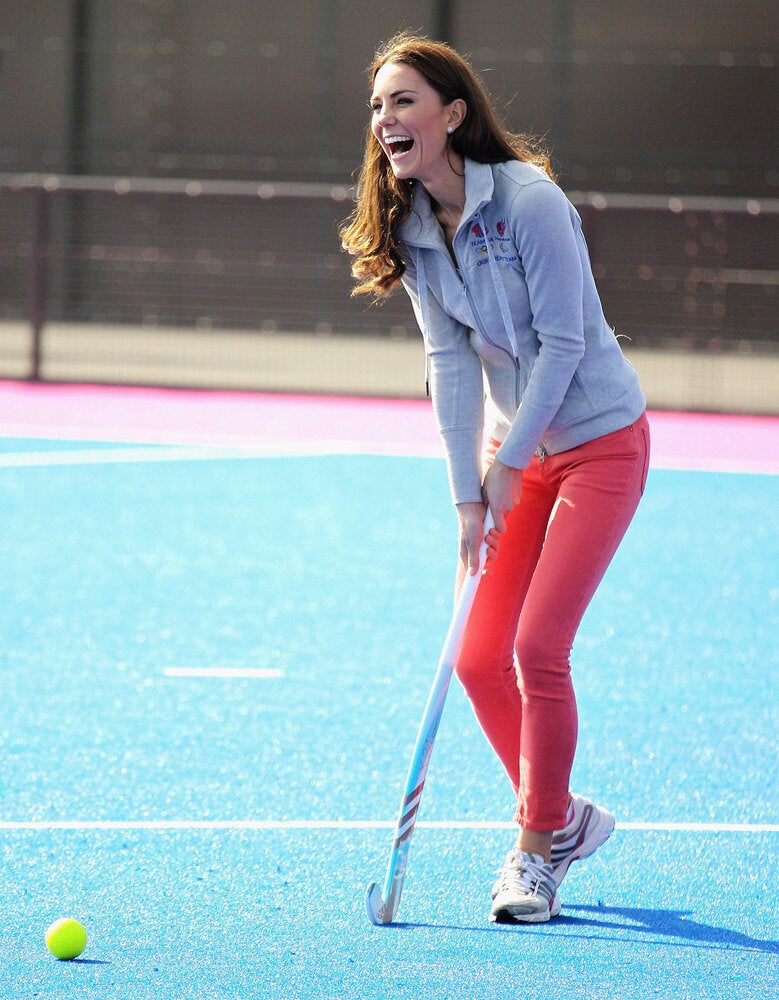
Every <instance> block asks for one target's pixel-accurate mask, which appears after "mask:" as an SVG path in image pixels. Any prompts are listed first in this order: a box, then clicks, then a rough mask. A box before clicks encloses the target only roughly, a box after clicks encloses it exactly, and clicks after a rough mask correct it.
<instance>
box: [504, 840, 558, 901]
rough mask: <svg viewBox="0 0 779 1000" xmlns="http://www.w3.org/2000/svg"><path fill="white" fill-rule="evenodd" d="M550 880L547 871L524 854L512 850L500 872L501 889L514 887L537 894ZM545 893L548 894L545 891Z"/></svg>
mask: <svg viewBox="0 0 779 1000" xmlns="http://www.w3.org/2000/svg"><path fill="white" fill-rule="evenodd" d="M548 881H549V879H548V877H547V875H546V872H544V871H543V869H541V868H540V867H539V866H538V865H536V864H534V863H533V862H532V861H527V860H525V858H524V856H520V857H517V855H516V854H514V852H513V851H512V852H511V853H510V854H509V855H508V857H507V858H506V864H505V865H504V866H503V868H502V870H501V872H500V890H501V891H503V890H506V889H514V890H519V891H521V892H527V893H529V894H530V895H531V896H537V895H538V890H539V889H540V888H541V887H542V886H544V885H545V884H546V883H547V882H548ZM544 895H546V894H545V893H544Z"/></svg>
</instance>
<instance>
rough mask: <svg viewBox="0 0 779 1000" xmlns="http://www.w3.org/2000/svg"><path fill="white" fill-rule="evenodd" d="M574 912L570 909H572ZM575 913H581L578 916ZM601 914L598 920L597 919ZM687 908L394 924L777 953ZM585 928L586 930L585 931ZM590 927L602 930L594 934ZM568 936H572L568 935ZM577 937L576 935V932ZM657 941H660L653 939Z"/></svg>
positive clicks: (588, 909) (598, 909)
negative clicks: (629, 936)
mask: <svg viewBox="0 0 779 1000" xmlns="http://www.w3.org/2000/svg"><path fill="white" fill-rule="evenodd" d="M572 911H573V912H572ZM578 914H582V916H579V915H578ZM597 917H600V918H601V919H597ZM689 917H690V911H689V910H688V911H683V910H639V909H631V908H626V907H619V906H581V905H570V906H566V907H565V909H564V911H563V913H562V914H561V915H560V917H558V918H557V919H556V920H555V921H554V923H552V924H514V923H501V924H499V925H496V924H491V925H490V926H489V927H467V928H464V927H451V926H444V925H441V924H438V925H436V924H414V923H397V924H393V925H392V926H393V927H397V928H398V929H401V930H403V929H406V930H412V929H414V928H419V927H426V928H430V929H438V930H470V931H479V932H482V933H489V932H491V931H493V932H494V931H495V930H497V929H500V930H503V931H511V930H516V931H521V932H524V933H527V932H528V931H533V930H547V929H551V928H554V929H556V928H565V929H568V930H576V929H578V928H581V930H582V934H581V936H582V937H587V938H595V937H596V936H597V937H598V938H600V939H602V940H609V939H610V938H611V937H612V935H611V934H609V932H612V931H632V932H633V933H638V934H650V935H653V936H659V937H668V938H676V939H677V940H676V941H673V942H669V943H670V944H673V945H675V946H677V947H689V948H711V949H716V950H719V949H723V950H729V951H733V950H737V949H743V950H746V951H761V952H764V953H766V954H768V955H778V954H779V941H767V940H763V939H761V938H754V937H750V936H749V935H748V934H742V933H741V932H740V931H734V930H730V929H729V928H726V927H712V926H710V925H709V924H702V923H699V922H698V921H696V920H690V919H688V918H689ZM585 928H587V930H586V931H585ZM593 930H599V931H601V932H603V933H601V934H598V935H596V934H594V933H593V932H592V931H593ZM569 936H571V935H569ZM577 936H578V935H577ZM653 943H655V944H659V943H661V942H657V941H655V942H653Z"/></svg>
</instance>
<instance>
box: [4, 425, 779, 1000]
mask: <svg viewBox="0 0 779 1000" xmlns="http://www.w3.org/2000/svg"><path fill="white" fill-rule="evenodd" d="M445 478H446V477H445V472H444V468H443V463H442V462H441V461H440V460H439V459H431V458H401V457H387V456H376V455H327V456H319V457H317V456H311V457H305V456H299V457H276V458H269V457H252V456H251V455H243V456H242V455H241V454H240V453H238V452H230V451H229V450H227V449H224V450H223V453H219V451H218V450H217V449H213V448H212V449H211V450H210V451H209V452H205V451H204V452H202V453H201V454H200V455H198V453H197V449H193V448H189V449H182V448H177V447H170V448H167V447H165V446H164V445H160V446H144V447H143V448H137V447H135V446H133V445H132V443H130V442H128V444H127V445H126V446H125V445H122V444H118V443H116V442H114V443H111V444H103V445H101V444H95V443H94V442H72V441H59V442H54V441H50V440H31V439H21V438H15V439H11V438H9V439H5V440H3V441H2V442H0V516H1V517H2V524H3V531H2V535H1V536H0V554H1V556H2V567H3V572H2V578H1V579H0V630H1V632H2V636H3V645H2V651H1V652H0V678H1V679H2V692H3V705H4V713H3V714H4V721H3V726H2V735H1V736H0V739H1V740H2V770H1V771H0V774H1V775H2V788H1V791H2V814H1V815H0V845H2V859H3V868H2V871H3V879H2V891H1V892H0V914H1V915H2V925H3V930H4V933H3V946H2V956H1V957H0V997H3V998H6V997H7V998H14V1000H15V998H26V997H41V998H46V1000H80V998H83V1000H98V998H111V1000H177V998H182V1000H183V998H222V997H224V998H235V1000H239V998H240V1000H244V998H245V1000H248V998H250V997H263V998H276V997H278V998H287V997H293V998H301V1000H308V998H315V997H316V998H335V997H339V998H340V997H344V998H355V1000H360V998H369V997H370V998H373V997H376V998H379V997H380V998H428V997H439V998H449V1000H459V998H474V1000H475V998H486V1000H490V998H495V1000H498V998H505V997H514V996H522V997H528V998H535V997H544V998H550V1000H556V998H566V1000H571V998H584V1000H596V998H609V1000H612V998H615V997H616V998H632V997H635V998H642V1000H643V998H646V997H652V996H668V995H673V996H674V997H676V998H679V1000H681V998H687V997H689V998H712V1000H715V998H716V1000H721V998H723V997H728V998H737V1000H742V998H743V1000H747V998H758V997H759V998H761V1000H763V998H765V997H768V996H772V995H775V994H776V990H777V985H778V984H779V979H778V977H777V969H778V953H779V943H777V894H776V885H777V877H778V876H779V871H778V870H777V850H776V848H777V843H778V842H779V840H778V837H777V835H778V834H779V817H778V816H777V808H776V805H777V768H776V724H777V704H776V682H777V653H776V648H777V646H776V643H777V623H778V620H779V616H777V608H778V607H779V580H778V579H777V573H776V567H777V565H779V558H777V557H778V556H779V551H778V549H779V543H778V541H777V539H778V537H779V532H777V527H778V525H777V509H778V506H779V505H778V504H777V477H776V476H772V475H752V474H730V473H709V472H688V471H677V470H674V471H671V470H663V469H653V470H652V472H651V474H650V479H649V483H648V487H647V493H646V496H645V499H644V502H643V504H642V506H641V508H640V510H639V513H638V515H637V517H636V520H635V521H634V523H633V525H632V526H631V528H630V530H629V533H628V535H627V537H626V539H625V542H624V543H623V546H622V548H621V549H620V551H619V553H618V555H617V558H616V559H615V561H614V563H613V565H612V566H611V567H610V569H609V572H608V574H607V577H606V579H605V580H604V583H603V585H602V587H601V589H600V591H599V592H598V594H597V596H596V598H595V600H594V602H593V604H592V605H591V607H590V609H589V610H588V612H587V615H586V617H585V620H584V623H583V625H582V629H581V631H580V634H579V637H578V638H577V642H576V645H575V648H574V676H575V682H576V686H577V695H578V699H579V710H580V740H579V751H578V757H577V763H576V769H575V773H574V787H575V788H576V789H577V790H579V791H581V792H582V793H584V794H586V795H589V796H591V797H593V798H595V799H597V800H598V801H601V802H603V803H604V804H605V805H608V807H609V808H610V809H611V810H612V811H613V812H614V814H615V816H616V818H617V822H618V826H617V830H616V831H615V833H614V835H613V837H612V839H611V840H610V841H609V842H608V844H607V845H606V846H605V847H604V848H603V849H602V850H601V851H600V852H599V853H598V855H596V856H595V857H594V858H592V859H590V860H589V861H587V862H585V863H583V864H580V865H578V866H574V867H573V869H572V870H571V874H570V875H569V877H568V879H567V880H566V882H565V885H564V887H563V892H562V896H563V910H562V915H561V916H560V917H559V918H558V919H557V920H555V921H553V922H551V923H549V924H546V925H538V926H535V927H528V926H525V927H519V926H517V927H506V926H495V925H492V924H490V923H489V922H488V919H487V916H488V912H489V888H490V885H491V884H492V881H493V878H494V873H495V871H496V869H497V868H498V867H499V866H500V864H501V863H502V859H503V856H504V855H505V852H506V850H507V849H508V846H509V845H510V843H511V842H512V840H513V834H512V831H511V828H510V822H509V821H510V819H511V815H512V809H513V803H512V801H511V794H510V789H509V787H508V783H507V781H506V779H505V778H504V777H503V775H502V774H501V772H500V769H499V767H498V765H497V763H496V761H495V760H494V759H493V756H492V753H491V751H490V750H489V748H488V747H487V745H486V743H485V741H484V739H483V737H482V736H481V734H480V731H479V729H478V726H477V724H476V722H475V720H474V718H473V716H472V713H471V710H470V708H469V706H468V705H467V703H466V701H465V698H464V696H463V695H462V692H461V691H460V689H459V687H458V686H457V685H456V684H454V685H453V687H452V690H451V693H450V698H449V701H448V703H447V706H446V711H445V713H444V718H443V722H442V725H441V730H440V733H439V737H438V742H437V744H436V747H435V751H434V753H433V758H432V763H431V767H430V771H429V774H428V784H427V787H426V789H425V794H424V798H423V802H422V808H421V812H420V821H419V824H418V826H417V830H416V833H415V837H414V843H413V846H412V849H411V856H410V865H409V872H408V876H407V880H406V887H405V891H404V895H403V899H402V902H401V906H400V910H399V912H398V915H397V923H396V924H395V925H393V926H391V927H386V928H376V927H373V926H372V925H371V924H370V923H369V922H368V919H367V917H366V914H365V909H364V902H363V897H364V892H365V887H366V885H367V883H368V882H369V881H372V880H382V879H383V874H384V869H385V867H386V861H387V856H388V852H389V848H390V842H391V839H392V829H393V827H394V820H395V814H396V810H397V806H398V802H399V797H400V794H401V790H402V787H403V784H404V781H405V777H406V769H407V766H408V761H409V757H410V753H411V749H412V746H413V742H414V738H415V735H416V729H417V726H418V723H419V719H420V716H421V712H422V708H423V706H424V701H425V698H426V696H427V692H428V689H429V687H430V683H431V680H432V676H433V672H434V669H435V664H436V662H437V659H438V654H439V652H440V648H441V644H442V642H443V638H444V635H445V632H446V628H447V625H448V621H449V616H450V613H451V593H452V576H453V571H454V555H455V544H454V540H455V518H454V514H453V512H452V509H451V507H450V505H449V498H448V494H447V487H446V482H445ZM61 916H74V917H76V918H77V919H79V920H81V921H82V922H83V923H84V924H85V926H86V928H87V931H88V934H89V944H88V946H87V949H86V951H85V952H84V955H83V956H82V959H80V960H78V961H75V962H70V963H63V962H58V961H56V960H55V959H54V958H53V957H52V956H51V955H49V954H48V952H47V951H46V949H45V947H44V943H43V935H44V932H45V929H46V927H47V926H48V924H49V923H51V922H52V921H53V920H55V919H57V918H58V917H61Z"/></svg>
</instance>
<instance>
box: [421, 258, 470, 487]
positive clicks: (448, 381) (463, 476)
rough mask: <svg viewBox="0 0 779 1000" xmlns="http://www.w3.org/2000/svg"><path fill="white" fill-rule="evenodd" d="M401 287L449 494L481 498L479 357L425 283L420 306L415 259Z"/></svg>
mask: <svg viewBox="0 0 779 1000" xmlns="http://www.w3.org/2000/svg"><path fill="white" fill-rule="evenodd" d="M403 287H404V288H405V289H406V292H407V293H408V296H409V298H410V299H411V304H412V306H413V309H414V314H415V316H416V319H417V323H418V324H419V328H420V330H421V331H422V338H423V340H424V344H425V355H426V359H427V366H428V378H429V382H430V395H431V397H432V401H433V413H434V415H435V419H436V423H437V425H438V430H439V433H440V434H441V438H442V440H443V443H444V450H445V452H446V462H447V469H448V473H449V488H450V490H451V493H452V500H453V502H454V503H456V504H458V503H469V502H478V501H481V499H482V492H481V482H482V477H481V448H482V436H483V429H484V379H483V374H482V367H481V361H480V359H479V357H478V355H477V354H476V352H475V351H474V350H473V348H472V347H471V343H470V340H469V338H468V330H467V328H466V327H464V326H463V325H462V324H461V323H459V322H457V320H455V319H452V317H451V316H449V315H448V314H447V313H446V312H444V310H443V308H442V307H441V305H440V303H439V302H438V300H437V299H436V298H435V296H434V295H433V294H432V292H431V291H430V289H429V287H428V289H427V295H426V296H425V298H426V303H425V305H426V309H423V306H422V302H421V298H420V294H419V287H418V284H417V277H416V271H415V269H414V267H413V265H407V269H406V273H405V274H404V276H403ZM425 313H426V315H425Z"/></svg>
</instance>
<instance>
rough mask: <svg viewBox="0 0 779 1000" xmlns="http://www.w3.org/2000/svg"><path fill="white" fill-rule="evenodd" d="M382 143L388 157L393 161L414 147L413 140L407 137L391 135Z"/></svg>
mask: <svg viewBox="0 0 779 1000" xmlns="http://www.w3.org/2000/svg"><path fill="white" fill-rule="evenodd" d="M384 143H385V145H386V147H387V149H388V150H389V154H390V156H391V157H392V159H393V160H394V159H396V158H397V157H398V156H402V155H403V154H404V153H407V152H408V151H409V150H410V149H411V147H412V146H413V145H414V140H413V139H412V138H411V137H410V136H407V135H392V136H390V137H389V138H387V139H385V140H384Z"/></svg>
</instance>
